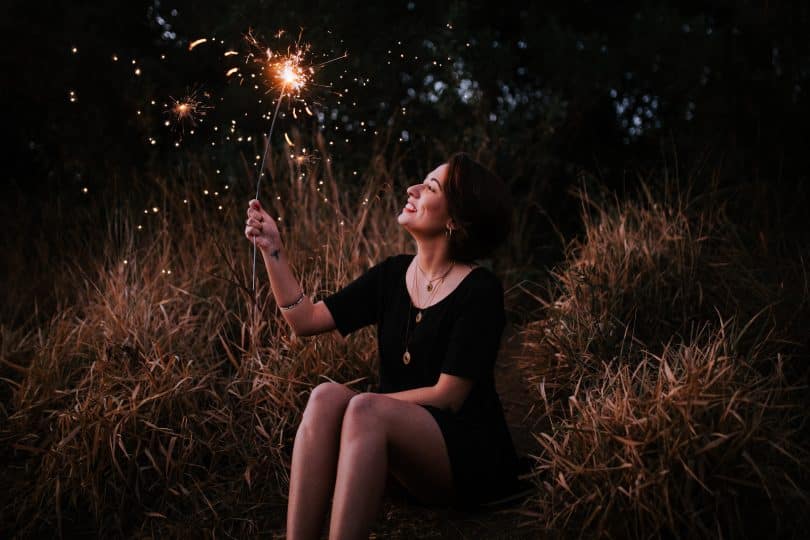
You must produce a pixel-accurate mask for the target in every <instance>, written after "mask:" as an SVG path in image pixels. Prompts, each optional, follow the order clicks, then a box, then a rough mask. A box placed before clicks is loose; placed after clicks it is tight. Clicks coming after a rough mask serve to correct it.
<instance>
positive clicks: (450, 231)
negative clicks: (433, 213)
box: [444, 227, 453, 240]
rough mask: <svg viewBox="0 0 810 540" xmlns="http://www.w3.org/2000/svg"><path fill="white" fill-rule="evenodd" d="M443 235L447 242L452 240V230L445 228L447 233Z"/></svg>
mask: <svg viewBox="0 0 810 540" xmlns="http://www.w3.org/2000/svg"><path fill="white" fill-rule="evenodd" d="M444 235H445V236H446V237H447V238H448V240H449V239H452V238H453V229H451V228H450V227H447V231H446V232H445V233H444Z"/></svg>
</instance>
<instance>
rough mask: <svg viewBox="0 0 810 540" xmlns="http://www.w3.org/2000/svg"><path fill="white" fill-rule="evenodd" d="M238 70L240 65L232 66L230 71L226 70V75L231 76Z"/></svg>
mask: <svg viewBox="0 0 810 540" xmlns="http://www.w3.org/2000/svg"><path fill="white" fill-rule="evenodd" d="M237 71H239V68H238V67H234V68H231V69H229V70H228V71H226V72H225V76H226V77H230V76H231V75H233V74H234V73H236V72H237Z"/></svg>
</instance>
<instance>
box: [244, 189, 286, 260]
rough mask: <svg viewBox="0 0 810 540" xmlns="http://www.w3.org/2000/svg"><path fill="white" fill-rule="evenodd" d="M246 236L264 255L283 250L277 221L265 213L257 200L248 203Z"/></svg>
mask: <svg viewBox="0 0 810 540" xmlns="http://www.w3.org/2000/svg"><path fill="white" fill-rule="evenodd" d="M247 215H248V218H247V221H246V222H245V236H246V237H247V239H248V240H250V241H251V242H254V243H255V244H256V247H258V248H259V249H260V250H261V252H262V255H265V254H269V253H272V252H273V251H276V250H278V249H281V235H280V234H279V232H278V227H276V220H275V219H273V217H272V216H270V214H268V213H267V212H265V211H264V209H263V208H262V205H261V203H259V201H258V200H257V199H252V200H251V201H250V202H249V203H248V210H247Z"/></svg>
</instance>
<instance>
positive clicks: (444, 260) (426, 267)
mask: <svg viewBox="0 0 810 540" xmlns="http://www.w3.org/2000/svg"><path fill="white" fill-rule="evenodd" d="M414 261H416V264H417V265H419V268H420V269H421V270H422V272H424V273H425V274H427V275H428V276H430V277H431V278H432V277H435V276H440V275H442V274H443V273H444V272H446V271H447V269H448V268H450V266H451V265H452V264H453V261H452V260H450V257H448V256H447V241H444V240H442V241H438V240H435V241H431V242H417V243H416V256H415V257H414Z"/></svg>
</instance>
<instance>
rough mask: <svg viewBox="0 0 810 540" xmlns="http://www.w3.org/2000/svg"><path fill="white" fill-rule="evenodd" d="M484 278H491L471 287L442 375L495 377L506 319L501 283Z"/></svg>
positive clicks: (491, 278) (457, 323)
mask: <svg viewBox="0 0 810 540" xmlns="http://www.w3.org/2000/svg"><path fill="white" fill-rule="evenodd" d="M485 275H486V276H487V277H488V279H482V280H480V281H479V282H476V283H475V286H474V287H471V290H470V294H469V295H468V296H466V297H465V299H464V302H463V304H462V306H461V314H460V315H459V316H458V318H457V319H456V320H455V321H454V322H453V325H452V329H451V331H450V338H449V343H448V346H447V355H446V356H445V358H444V361H443V362H442V367H441V371H442V373H447V374H448V375H456V376H459V377H465V378H468V379H473V380H476V381H477V380H481V379H484V378H486V377H488V376H492V370H493V369H494V367H495V361H496V360H497V357H498V349H499V348H500V344H501V335H502V334H503V328H504V325H505V324H506V316H505V314H504V308H503V287H502V286H501V283H500V281H499V280H498V279H497V277H495V275H494V274H492V273H489V272H487V273H486V274H485Z"/></svg>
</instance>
